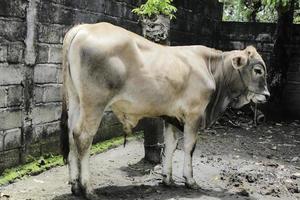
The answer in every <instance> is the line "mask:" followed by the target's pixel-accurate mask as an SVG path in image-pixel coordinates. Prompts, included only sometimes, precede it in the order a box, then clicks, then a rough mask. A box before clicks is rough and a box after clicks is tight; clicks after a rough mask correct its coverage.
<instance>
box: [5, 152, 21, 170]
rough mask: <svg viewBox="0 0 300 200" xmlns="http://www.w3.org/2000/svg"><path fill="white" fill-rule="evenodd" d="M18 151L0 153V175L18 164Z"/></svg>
mask: <svg viewBox="0 0 300 200" xmlns="http://www.w3.org/2000/svg"><path fill="white" fill-rule="evenodd" d="M19 155H20V149H12V150H9V151H2V152H0V174H1V173H2V172H3V171H4V170H5V169H7V168H9V167H12V166H16V165H18V164H20V162H21V161H20V156H19Z"/></svg>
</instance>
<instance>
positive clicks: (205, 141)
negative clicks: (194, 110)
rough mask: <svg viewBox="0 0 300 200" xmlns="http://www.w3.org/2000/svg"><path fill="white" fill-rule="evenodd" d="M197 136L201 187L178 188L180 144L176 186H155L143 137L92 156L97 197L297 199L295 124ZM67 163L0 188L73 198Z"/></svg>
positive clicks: (21, 195)
mask: <svg viewBox="0 0 300 200" xmlns="http://www.w3.org/2000/svg"><path fill="white" fill-rule="evenodd" d="M214 130H215V131H213V130H208V131H205V132H204V133H201V134H200V135H199V140H198V144H197V149H196V151H195V154H194V176H195V179H196V181H197V182H198V184H199V185H200V187H201V189H199V190H190V189H186V188H185V187H184V186H183V179H182V162H183V152H182V150H180V149H181V145H179V150H177V151H176V153H175V160H174V165H173V169H174V175H173V176H174V177H175V178H174V179H175V181H176V183H177V186H174V187H165V186H163V185H161V184H160V181H161V175H160V172H161V166H160V165H157V166H151V165H149V164H145V163H144V162H143V161H142V160H141V159H142V158H143V155H144V152H143V141H142V140H141V139H139V140H135V141H131V142H129V143H128V145H127V146H126V147H125V148H123V147H122V146H120V147H117V148H115V149H111V150H109V151H107V152H105V153H102V154H99V155H95V156H93V157H92V158H91V161H90V162H91V169H92V170H91V171H92V172H91V173H92V175H91V180H92V184H93V187H94V188H95V189H96V193H97V194H98V195H99V199H108V200H115V199H128V200H129V199H130V200H133V199H149V200H150V199H151V200H152V199H160V200H161V199H162V200H167V199H168V200H175V199H182V200H183V199H184V200H187V199H199V200H235V199H240V200H246V199H247V200H256V199H261V200H277V199H282V200H300V158H299V156H300V123H299V121H294V122H290V123H268V124H264V125H261V126H258V127H251V125H250V126H249V124H247V125H245V126H244V128H243V126H241V127H240V128H233V127H228V126H221V125H216V127H215V129H214ZM67 182H68V172H67V167H66V166H64V167H57V168H53V169H51V170H49V171H46V172H44V173H42V174H40V175H37V176H32V177H28V178H25V179H23V180H19V181H17V182H15V183H13V184H10V185H7V186H5V187H3V188H0V192H1V194H2V197H0V199H1V200H2V199H9V200H22V199H27V200H31V199H32V200H33V199H34V200H40V199H52V200H75V199H79V198H75V197H73V196H72V195H71V194H70V186H69V185H68V183H67Z"/></svg>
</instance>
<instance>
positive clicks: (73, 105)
mask: <svg viewBox="0 0 300 200" xmlns="http://www.w3.org/2000/svg"><path fill="white" fill-rule="evenodd" d="M79 114H80V113H79V103H78V101H77V100H76V99H75V98H70V99H69V121H68V124H69V127H70V130H69V148H70V152H69V155H68V166H69V177H70V184H71V187H72V188H71V190H72V193H73V194H74V195H76V196H78V195H80V194H81V192H82V191H81V189H80V186H79V169H78V167H79V166H78V153H77V147H76V145H75V141H74V137H73V130H74V127H75V125H76V123H77V121H78V118H79Z"/></svg>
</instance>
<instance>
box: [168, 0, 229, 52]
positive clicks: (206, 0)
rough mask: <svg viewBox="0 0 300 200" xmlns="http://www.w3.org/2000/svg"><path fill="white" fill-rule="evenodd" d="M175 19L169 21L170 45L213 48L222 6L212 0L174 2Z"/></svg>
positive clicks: (179, 0) (178, 0)
mask: <svg viewBox="0 0 300 200" xmlns="http://www.w3.org/2000/svg"><path fill="white" fill-rule="evenodd" d="M174 5H175V6H176V7H177V13H176V19H174V20H172V21H171V31H170V41H171V45H196V44H201V45H207V46H210V47H213V46H215V36H216V30H217V29H216V28H217V24H218V23H219V22H220V21H221V20H222V13H223V6H222V4H221V3H219V2H218V1H212V0H202V1H198V0H186V1H181V0H174Z"/></svg>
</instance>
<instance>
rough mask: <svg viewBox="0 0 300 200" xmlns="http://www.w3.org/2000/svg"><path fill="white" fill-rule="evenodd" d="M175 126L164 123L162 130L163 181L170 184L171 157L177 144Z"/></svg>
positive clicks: (171, 181)
mask: <svg viewBox="0 0 300 200" xmlns="http://www.w3.org/2000/svg"><path fill="white" fill-rule="evenodd" d="M176 131H177V130H176V128H175V127H174V126H172V125H171V124H169V123H166V128H165V130H164V143H165V147H164V153H163V169H162V170H163V171H162V173H163V183H164V184H165V185H168V186H169V185H172V184H173V179H172V159H173V154H174V152H175V150H176V146H177V142H178V140H177V137H176Z"/></svg>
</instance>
